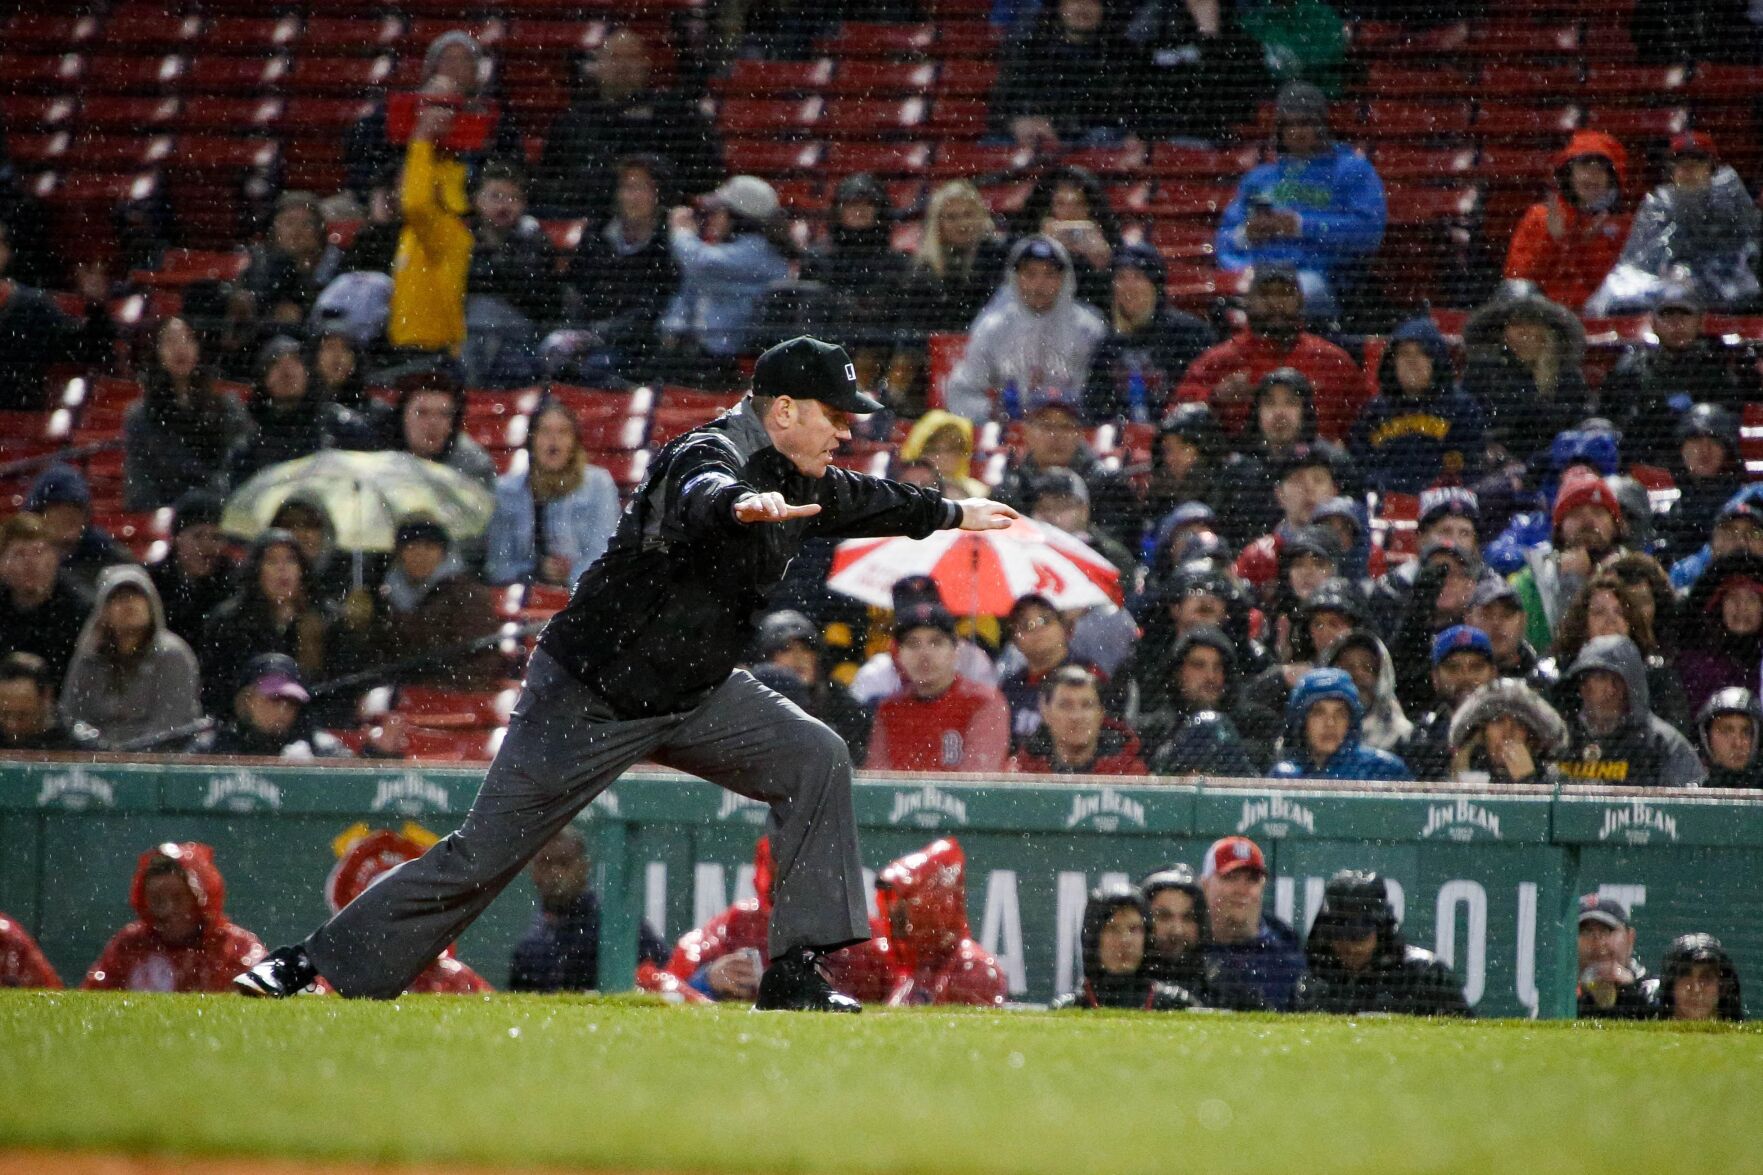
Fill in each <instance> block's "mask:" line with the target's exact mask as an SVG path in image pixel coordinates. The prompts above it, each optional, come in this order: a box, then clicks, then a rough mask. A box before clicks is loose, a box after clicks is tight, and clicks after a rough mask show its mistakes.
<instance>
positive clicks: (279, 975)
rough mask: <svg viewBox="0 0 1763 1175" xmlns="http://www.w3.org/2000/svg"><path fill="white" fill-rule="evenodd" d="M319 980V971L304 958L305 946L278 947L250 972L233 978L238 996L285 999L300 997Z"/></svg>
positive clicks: (244, 972)
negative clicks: (292, 996)
mask: <svg viewBox="0 0 1763 1175" xmlns="http://www.w3.org/2000/svg"><path fill="white" fill-rule="evenodd" d="M317 981H318V970H317V969H316V968H315V967H313V965H312V960H311V959H308V958H307V957H306V948H305V947H297V946H296V947H277V948H276V949H275V950H273V951H271V952H270V953H269V954H267V955H265V956H264V957H263V961H262V962H260V963H258V964H257V965H256V966H255V967H253V968H251V969H250V970H249V971H242V972H240V973H239V974H237V975H235V976H233V989H234V990H235V991H237V992H238V993H239V994H240V995H248V996H259V997H266V998H269V999H277V1000H279V999H284V998H286V997H287V996H291V995H299V994H300V993H301V992H303V991H306V990H307V989H309V988H310V987H312V985H313V984H314V983H316V982H317Z"/></svg>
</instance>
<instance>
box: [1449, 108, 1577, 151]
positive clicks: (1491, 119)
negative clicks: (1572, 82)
mask: <svg viewBox="0 0 1763 1175" xmlns="http://www.w3.org/2000/svg"><path fill="white" fill-rule="evenodd" d="M1583 118H1584V115H1583V113H1582V112H1581V111H1580V109H1579V107H1577V106H1543V107H1535V106H1522V105H1504V104H1498V103H1486V102H1484V103H1482V105H1481V108H1480V109H1479V110H1477V111H1476V114H1475V134H1476V137H1477V138H1479V139H1481V140H1482V141H1483V142H1487V141H1489V140H1511V141H1526V142H1531V141H1535V140H1539V139H1541V140H1546V141H1548V142H1555V141H1557V140H1560V139H1562V138H1564V137H1565V136H1567V135H1568V134H1570V133H1571V132H1573V131H1575V130H1577V129H1579V124H1580V122H1581V121H1582V120H1583Z"/></svg>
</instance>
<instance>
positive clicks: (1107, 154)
mask: <svg viewBox="0 0 1763 1175" xmlns="http://www.w3.org/2000/svg"><path fill="white" fill-rule="evenodd" d="M1059 162H1060V163H1061V164H1065V165H1069V166H1072V167H1081V168H1084V169H1085V170H1087V171H1091V172H1094V173H1095V174H1096V175H1099V176H1103V177H1110V176H1132V177H1135V178H1137V177H1141V176H1142V175H1143V173H1144V169H1145V149H1144V147H1143V146H1140V145H1137V144H1135V145H1132V146H1126V147H1089V148H1086V149H1084V150H1081V151H1070V152H1067V153H1066V154H1064V155H1062V156H1060V159H1059Z"/></svg>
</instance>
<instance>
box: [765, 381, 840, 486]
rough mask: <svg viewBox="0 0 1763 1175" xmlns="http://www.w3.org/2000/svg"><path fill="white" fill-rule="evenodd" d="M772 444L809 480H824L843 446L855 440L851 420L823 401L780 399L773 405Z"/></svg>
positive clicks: (770, 430)
mask: <svg viewBox="0 0 1763 1175" xmlns="http://www.w3.org/2000/svg"><path fill="white" fill-rule="evenodd" d="M769 425H770V427H769V428H768V430H767V431H769V432H770V433H771V443H772V444H773V445H775V446H776V447H777V450H778V452H780V453H782V454H783V455H784V456H786V457H788V458H789V459H790V462H791V463H792V464H794V465H795V467H796V468H797V469H799V470H801V471H802V472H803V473H805V474H807V475H808V476H809V477H821V476H823V475H824V474H825V473H826V467H827V466H828V465H831V464H832V459H833V454H834V453H835V452H837V451H838V448H839V444H840V443H841V442H843V441H848V440H850V439H851V417H850V414H849V413H846V412H842V411H840V410H839V409H837V408H829V407H827V406H826V405H825V404H822V403H821V402H820V401H819V400H798V399H795V398H794V397H792V396H780V397H779V398H778V401H777V403H776V404H774V405H772V409H771V420H770V421H769Z"/></svg>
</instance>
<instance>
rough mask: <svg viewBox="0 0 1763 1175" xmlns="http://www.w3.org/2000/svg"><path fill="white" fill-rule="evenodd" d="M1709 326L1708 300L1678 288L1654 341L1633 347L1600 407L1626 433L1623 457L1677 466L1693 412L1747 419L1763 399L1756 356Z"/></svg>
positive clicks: (1607, 381)
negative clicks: (1681, 427)
mask: <svg viewBox="0 0 1763 1175" xmlns="http://www.w3.org/2000/svg"><path fill="white" fill-rule="evenodd" d="M1707 321H1708V318H1707V315H1706V314H1704V313H1703V310H1702V303H1701V300H1700V299H1698V298H1697V297H1696V296H1695V295H1694V294H1692V293H1690V292H1689V291H1688V290H1687V289H1685V288H1684V287H1682V286H1674V287H1672V288H1671V289H1669V290H1667V291H1666V292H1665V293H1664V294H1663V295H1661V297H1660V299H1659V304H1658V305H1657V306H1656V307H1654V309H1653V313H1652V315H1651V316H1650V318H1649V320H1648V326H1649V327H1650V328H1651V334H1652V338H1651V339H1650V340H1649V339H1645V338H1642V339H1640V340H1637V341H1635V342H1633V343H1630V344H1629V345H1628V346H1627V347H1626V348H1625V349H1624V350H1623V352H1622V357H1621V358H1620V359H1618V360H1617V361H1616V366H1614V367H1612V368H1611V369H1610V373H1609V374H1608V375H1606V376H1605V377H1604V382H1603V384H1602V385H1601V386H1600V387H1599V389H1598V401H1599V404H1600V405H1601V406H1603V407H1604V408H1605V410H1606V411H1608V412H1609V414H1610V418H1611V420H1612V422H1613V423H1614V424H1615V425H1616V427H1617V428H1619V429H1621V430H1622V446H1623V450H1624V451H1625V453H1626V454H1627V455H1628V456H1629V457H1630V458H1631V459H1632V460H1635V461H1644V462H1646V463H1647V464H1648V465H1661V466H1663V465H1668V464H1670V462H1671V458H1672V456H1673V454H1674V453H1675V452H1676V449H1675V448H1674V446H1675V445H1677V444H1678V443H1679V442H1680V440H1681V438H1680V437H1678V435H1677V433H1676V425H1677V422H1678V419H1679V418H1680V417H1681V416H1682V415H1683V412H1684V409H1685V407H1686V405H1690V404H1714V405H1716V406H1718V407H1721V408H1724V409H1726V410H1727V411H1729V412H1743V411H1744V406H1745V403H1746V401H1747V400H1750V399H1754V398H1756V396H1757V395H1758V391H1759V389H1758V379H1757V371H1756V366H1755V364H1756V356H1755V353H1754V352H1753V350H1752V349H1751V348H1750V347H1749V346H1747V345H1744V344H1738V343H1730V342H1727V341H1726V340H1725V339H1724V338H1722V337H1720V336H1719V335H1711V334H1709V333H1708V331H1707Z"/></svg>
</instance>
